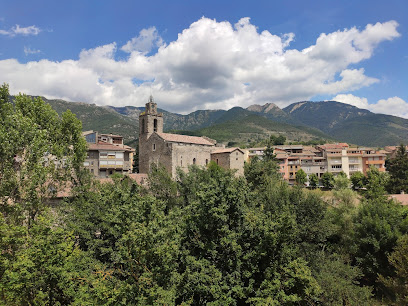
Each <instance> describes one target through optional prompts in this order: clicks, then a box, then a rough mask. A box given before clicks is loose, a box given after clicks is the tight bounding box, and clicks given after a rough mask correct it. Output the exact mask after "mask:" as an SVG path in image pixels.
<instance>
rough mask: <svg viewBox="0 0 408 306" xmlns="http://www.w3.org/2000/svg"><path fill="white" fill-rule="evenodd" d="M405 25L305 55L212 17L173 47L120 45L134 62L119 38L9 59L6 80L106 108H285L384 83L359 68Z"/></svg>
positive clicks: (350, 32)
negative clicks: (60, 54) (58, 55)
mask: <svg viewBox="0 0 408 306" xmlns="http://www.w3.org/2000/svg"><path fill="white" fill-rule="evenodd" d="M397 26H398V24H397V23H396V22H395V21H389V22H384V23H377V24H375V25H367V26H366V27H365V29H363V30H359V29H357V28H350V29H344V30H342V31H337V32H334V33H328V34H321V35H320V36H319V37H318V38H317V40H316V43H315V44H314V45H312V46H309V47H308V48H305V49H303V50H297V49H291V48H290V43H291V42H292V41H293V40H294V39H295V34H293V33H287V34H284V35H274V34H272V33H270V32H269V31H262V32H260V31H258V28H257V27H256V26H255V25H253V24H251V22H250V19H249V18H242V19H240V20H239V21H238V22H237V23H236V24H234V25H233V24H231V23H229V22H226V21H224V22H217V21H216V20H212V19H208V18H204V17H203V18H201V19H199V20H198V21H196V22H194V23H192V24H191V25H190V27H189V28H187V29H185V30H183V31H182V33H180V34H179V35H178V38H177V40H175V41H172V42H169V43H168V44H167V45H165V44H164V43H163V41H162V39H161V38H160V35H159V33H158V31H157V30H156V28H154V27H152V28H148V29H144V30H142V31H140V33H139V36H137V37H135V38H133V39H131V40H130V41H128V42H127V43H126V44H125V45H124V46H122V47H120V48H119V49H120V50H122V51H125V52H127V53H128V57H126V58H125V59H123V58H121V59H117V54H118V52H120V51H118V46H117V44H116V43H115V42H112V43H111V44H107V45H104V46H100V47H97V48H94V49H89V50H82V51H81V53H80V55H79V59H78V60H76V61H72V60H66V61H62V62H52V61H48V60H41V61H37V62H36V61H33V62H28V63H26V64H21V63H19V62H18V61H16V60H13V59H8V60H3V61H0V75H1V76H2V78H1V79H0V82H1V83H2V82H8V83H10V88H11V90H12V91H13V90H14V91H23V92H26V93H28V94H36V95H45V96H47V97H58V98H64V99H68V100H71V101H72V100H73V101H85V102H89V103H96V104H98V105H116V106H124V105H136V106H142V105H144V103H145V102H146V100H147V98H148V96H149V94H150V92H152V93H153V95H154V97H155V100H156V101H157V102H158V103H159V105H160V107H162V108H165V109H167V110H171V111H178V112H183V113H186V112H190V111H193V110H196V109H209V108H224V109H225V108H230V107H232V106H242V107H246V106H249V105H251V104H254V103H258V104H263V103H266V102H274V103H276V104H278V105H279V106H281V107H283V106H286V105H288V104H289V103H292V102H296V101H300V100H307V99H310V98H311V97H313V96H315V95H322V94H325V95H327V94H329V95H336V94H337V93H339V92H347V91H351V90H355V89H359V88H361V87H364V86H370V85H372V84H374V83H376V82H379V80H378V79H376V78H372V77H370V76H367V75H365V71H364V69H363V68H356V67H355V66H356V64H357V63H360V62H361V61H363V60H365V59H368V58H370V57H371V56H372V55H373V53H374V51H375V48H376V47H377V46H378V44H379V43H381V42H383V41H386V40H393V39H395V38H397V37H398V36H399V35H400V34H399V33H398V32H397ZM154 47H158V50H157V51H156V52H154V53H153V54H149V52H151V51H152V50H153V48H154ZM351 65H353V67H351Z"/></svg>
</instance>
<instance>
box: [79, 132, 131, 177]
mask: <svg viewBox="0 0 408 306" xmlns="http://www.w3.org/2000/svg"><path fill="white" fill-rule="evenodd" d="M83 135H84V137H85V139H86V142H87V144H88V152H87V156H86V159H85V162H84V167H85V168H86V169H88V170H89V171H90V172H91V173H92V174H94V175H95V176H96V177H100V178H104V177H108V176H110V175H112V174H114V173H121V174H130V173H132V172H133V155H134V152H135V149H133V148H131V147H129V146H126V145H124V144H123V137H122V136H120V135H112V134H99V133H98V132H94V131H87V132H84V133H83Z"/></svg>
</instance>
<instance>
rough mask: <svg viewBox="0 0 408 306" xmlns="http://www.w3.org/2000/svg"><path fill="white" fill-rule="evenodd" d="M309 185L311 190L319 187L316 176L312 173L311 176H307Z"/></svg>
mask: <svg viewBox="0 0 408 306" xmlns="http://www.w3.org/2000/svg"><path fill="white" fill-rule="evenodd" d="M309 184H310V187H312V188H316V187H317V186H319V178H318V177H317V175H316V174H314V173H312V174H311V175H309Z"/></svg>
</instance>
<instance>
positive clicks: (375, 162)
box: [366, 159, 385, 165]
mask: <svg viewBox="0 0 408 306" xmlns="http://www.w3.org/2000/svg"><path fill="white" fill-rule="evenodd" d="M384 163H385V160H383V159H380V160H366V165H383V164H384Z"/></svg>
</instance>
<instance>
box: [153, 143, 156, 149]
mask: <svg viewBox="0 0 408 306" xmlns="http://www.w3.org/2000/svg"><path fill="white" fill-rule="evenodd" d="M153 151H156V144H155V143H154V144H153Z"/></svg>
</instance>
